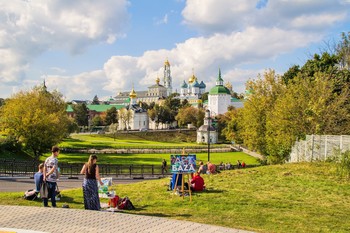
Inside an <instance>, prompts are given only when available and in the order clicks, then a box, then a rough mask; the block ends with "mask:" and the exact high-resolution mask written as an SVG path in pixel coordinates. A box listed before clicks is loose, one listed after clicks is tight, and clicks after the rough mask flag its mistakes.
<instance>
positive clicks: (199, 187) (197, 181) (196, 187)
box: [190, 172, 205, 192]
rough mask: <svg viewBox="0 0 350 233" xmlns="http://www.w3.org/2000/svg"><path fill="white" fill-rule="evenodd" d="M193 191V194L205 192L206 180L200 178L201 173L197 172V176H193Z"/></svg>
mask: <svg viewBox="0 0 350 233" xmlns="http://www.w3.org/2000/svg"><path fill="white" fill-rule="evenodd" d="M190 183H191V186H190V187H191V191H193V192H201V191H203V190H204V187H205V185H204V179H203V178H202V177H201V176H200V173H199V172H196V174H195V175H194V176H193V178H192V180H191V182H190Z"/></svg>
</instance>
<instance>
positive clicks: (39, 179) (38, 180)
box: [34, 163, 44, 193]
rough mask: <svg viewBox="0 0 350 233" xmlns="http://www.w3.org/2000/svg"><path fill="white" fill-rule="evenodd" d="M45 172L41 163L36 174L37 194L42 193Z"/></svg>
mask: <svg viewBox="0 0 350 233" xmlns="http://www.w3.org/2000/svg"><path fill="white" fill-rule="evenodd" d="M43 170H44V164H43V163H41V164H39V166H38V172H36V173H35V174H34V182H35V191H36V192H37V193H39V192H40V188H41V185H42V184H43Z"/></svg>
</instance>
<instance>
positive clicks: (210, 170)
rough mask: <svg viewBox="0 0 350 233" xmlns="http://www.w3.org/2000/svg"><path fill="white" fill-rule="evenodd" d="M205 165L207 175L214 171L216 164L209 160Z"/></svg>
mask: <svg viewBox="0 0 350 233" xmlns="http://www.w3.org/2000/svg"><path fill="white" fill-rule="evenodd" d="M207 167H208V170H207V174H208V175H210V174H215V173H216V166H215V164H212V163H211V162H210V161H208V162H207Z"/></svg>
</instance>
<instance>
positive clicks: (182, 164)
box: [170, 151, 196, 201]
mask: <svg viewBox="0 0 350 233" xmlns="http://www.w3.org/2000/svg"><path fill="white" fill-rule="evenodd" d="M170 162H171V173H172V174H173V179H174V177H175V181H174V180H172V182H173V184H174V185H173V187H172V188H173V191H174V192H176V191H177V187H178V184H179V179H181V190H180V191H181V193H182V198H183V199H184V196H185V193H186V192H188V193H189V195H190V201H192V194H191V189H190V187H188V189H187V190H185V187H184V183H185V182H184V181H185V176H186V177H187V179H188V180H189V176H190V174H192V173H195V172H196V155H195V154H188V155H185V153H184V151H183V153H182V155H171V156H170ZM174 175H175V176H174Z"/></svg>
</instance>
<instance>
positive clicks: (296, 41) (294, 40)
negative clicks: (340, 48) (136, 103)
mask: <svg viewBox="0 0 350 233" xmlns="http://www.w3.org/2000/svg"><path fill="white" fill-rule="evenodd" d="M317 40H319V36H318V34H310V35H305V34H303V33H301V32H298V31H294V30H290V31H284V30H281V29H277V28H272V29H268V28H262V29H260V28H248V29H247V30H246V31H243V32H233V33H231V34H215V35H213V36H210V37H199V38H191V39H188V40H186V41H185V42H184V43H180V44H177V46H176V47H175V48H174V49H172V50H170V51H167V50H158V51H147V52H145V53H144V54H143V55H142V56H140V57H130V56H114V57H112V58H111V59H109V60H108V61H107V62H106V64H105V65H104V70H105V73H106V76H107V79H108V82H106V83H108V85H107V86H105V87H104V89H105V90H109V91H111V92H114V93H116V92H118V91H128V90H131V85H132V83H134V85H135V89H136V90H147V87H148V86H150V85H153V84H154V83H155V80H156V78H157V76H159V77H160V78H161V80H162V77H163V62H164V61H165V60H166V59H167V58H168V60H169V61H170V64H171V72H172V77H173V90H176V89H177V90H178V91H179V87H180V85H181V83H182V82H183V80H186V81H188V79H189V77H190V76H191V75H192V69H194V73H195V75H196V76H197V77H198V79H199V81H201V80H203V81H204V82H205V83H206V84H207V86H208V88H209V87H212V86H214V85H215V80H216V77H217V72H218V69H219V67H221V70H222V72H223V74H225V73H227V74H228V77H227V79H226V77H223V78H224V80H227V81H231V82H233V83H234V84H235V85H234V88H236V89H238V90H237V91H238V92H243V90H244V83H245V82H246V81H247V80H248V78H252V74H253V73H254V72H257V71H256V70H253V71H244V70H240V71H239V72H238V71H237V67H239V66H242V65H244V64H247V63H253V62H262V61H265V60H268V59H273V58H274V57H276V56H278V55H280V54H281V53H287V52H289V51H291V50H294V49H296V48H298V47H302V46H306V45H307V44H308V43H310V42H313V41H317ZM259 71H261V70H259ZM234 74H237V77H235V76H233V75H234ZM255 74H257V73H255ZM239 83H240V84H239Z"/></svg>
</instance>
